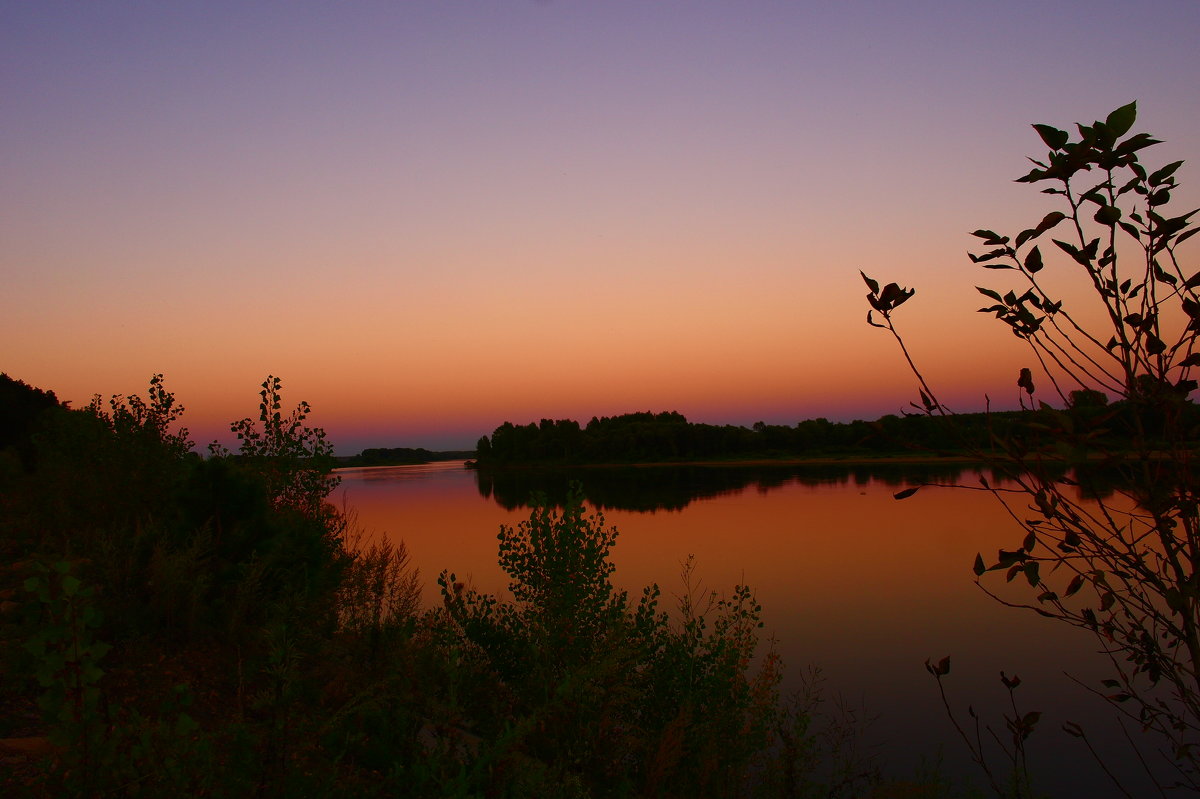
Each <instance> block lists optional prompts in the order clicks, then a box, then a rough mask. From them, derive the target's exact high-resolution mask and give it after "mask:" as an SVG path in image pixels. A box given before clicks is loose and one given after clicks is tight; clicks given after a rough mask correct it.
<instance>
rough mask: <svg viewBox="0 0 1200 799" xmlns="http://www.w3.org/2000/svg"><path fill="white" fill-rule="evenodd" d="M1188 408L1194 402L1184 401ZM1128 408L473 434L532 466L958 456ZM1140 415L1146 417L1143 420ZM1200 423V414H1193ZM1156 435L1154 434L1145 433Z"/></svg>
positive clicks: (1106, 422)
mask: <svg viewBox="0 0 1200 799" xmlns="http://www.w3.org/2000/svg"><path fill="white" fill-rule="evenodd" d="M1181 406H1182V407H1183V410H1184V412H1186V413H1189V414H1192V415H1196V406H1195V405H1194V404H1192V403H1191V402H1187V401H1186V400H1181ZM1128 416H1129V409H1128V408H1125V407H1124V406H1123V405H1122V404H1120V403H1115V404H1113V405H1109V404H1108V402H1107V399H1106V398H1105V397H1104V395H1103V394H1100V393H1098V392H1092V391H1087V392H1084V391H1077V392H1074V393H1073V394H1071V402H1070V406H1069V407H1068V408H1067V409H1065V410H1056V409H1052V408H1048V407H1047V408H1042V409H1040V410H1030V411H1004V412H993V413H962V414H955V415H953V416H949V417H940V416H927V415H924V414H915V415H911V416H896V415H888V416H884V417H882V418H880V419H877V420H875V421H870V422H869V421H863V420H855V421H853V422H844V423H840V422H831V421H829V420H828V419H825V418H819V419H809V420H807V421H803V422H800V423H799V424H797V425H795V426H794V427H789V426H787V425H769V424H764V423H763V422H758V423H756V424H755V425H754V426H753V427H741V426H737V425H712V424H700V423H693V422H689V421H688V420H687V418H686V417H685V416H684V415H683V414H681V413H678V412H676V411H666V412H663V413H651V412H642V413H627V414H622V415H620V416H605V417H600V418H596V417H592V419H591V421H589V422H588V423H587V425H586V426H584V425H580V424H579V422H577V421H574V420H572V419H555V420H551V419H542V420H541V422H539V423H536V424H533V423H531V424H527V425H514V424H512V423H511V422H505V423H504V424H502V425H500V426H499V427H497V428H496V430H495V431H494V432H493V433H492V435H491V437H490V438H489V437H487V436H484V437H483V438H480V439H479V443H478V444H477V448H476V453H475V457H476V459H477V461H478V464H479V465H480V466H502V465H507V464H531V463H574V464H589V463H593V464H594V463H651V462H653V463H657V462H682V461H710V460H733V459H748V458H787V457H800V458H820V457H853V456H860V457H879V456H889V455H900V454H912V453H914V452H915V453H922V454H925V453H928V454H934V455H961V454H967V453H971V452H979V451H981V450H986V449H988V448H989V447H991V446H992V444H993V442H994V441H996V440H997V439H1000V440H1005V441H1016V440H1025V441H1028V442H1029V444H1030V446H1034V447H1036V446H1038V441H1039V440H1040V439H1041V438H1042V437H1043V435H1044V431H1045V430H1046V429H1047V428H1056V427H1059V426H1061V425H1064V424H1065V425H1088V426H1091V427H1094V428H1096V429H1097V430H1098V434H1099V435H1102V436H1104V437H1106V438H1108V439H1112V438H1117V439H1119V438H1120V436H1121V432H1120V431H1122V430H1128V429H1129V427H1128V424H1127V422H1126V419H1127V418H1128ZM1144 421H1145V420H1144V419H1143V422H1144ZM1198 421H1200V420H1198ZM1149 432H1151V433H1152V432H1153V431H1149Z"/></svg>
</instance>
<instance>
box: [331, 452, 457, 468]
mask: <svg viewBox="0 0 1200 799" xmlns="http://www.w3.org/2000/svg"><path fill="white" fill-rule="evenodd" d="M473 457H475V453H474V452H472V451H471V450H449V451H442V452H434V451H431V450H427V449H425V448H424V447H374V448H372V449H364V450H363V451H362V452H360V453H358V454H357V455H342V456H339V457H338V458H337V465H338V466H339V467H347V466H411V465H415V464H420V463H433V462H435V461H457V460H465V459H467V458H473Z"/></svg>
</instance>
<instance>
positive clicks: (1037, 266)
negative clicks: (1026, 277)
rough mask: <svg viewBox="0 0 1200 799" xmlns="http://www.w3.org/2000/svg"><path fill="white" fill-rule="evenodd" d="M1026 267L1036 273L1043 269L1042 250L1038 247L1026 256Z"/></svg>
mask: <svg viewBox="0 0 1200 799" xmlns="http://www.w3.org/2000/svg"><path fill="white" fill-rule="evenodd" d="M1025 268H1026V269H1028V270H1029V271H1030V272H1034V273H1036V272H1040V271H1042V251H1041V250H1039V249H1038V248H1037V247H1034V248H1033V249H1032V250H1030V251H1029V254H1028V255H1026V256H1025Z"/></svg>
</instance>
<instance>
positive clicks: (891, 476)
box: [334, 462, 1141, 796]
mask: <svg viewBox="0 0 1200 799" xmlns="http://www.w3.org/2000/svg"><path fill="white" fill-rule="evenodd" d="M338 473H339V474H340V476H341V478H342V483H341V486H340V488H339V489H338V491H337V493H336V494H335V496H334V499H336V500H338V501H340V502H342V503H343V504H344V505H345V506H346V507H347V508H349V509H352V510H354V511H356V512H357V514H358V518H359V522H360V524H361V525H362V527H363V528H364V529H365V530H367V531H368V532H369V533H372V534H377V535H386V536H388V537H390V538H391V539H392V540H395V541H403V542H404V543H405V544H406V546H407V547H408V550H409V553H410V555H411V558H412V562H413V564H414V565H416V566H417V567H418V568H419V569H420V570H421V576H422V579H423V582H424V597H423V598H424V601H425V603H426V605H428V606H433V605H434V604H435V603H437V602H438V601H439V598H438V595H437V584H436V577H437V575H438V573H439V572H441V571H442V570H443V569H448V570H450V571H452V572H454V573H455V574H456V575H457V577H458V579H459V580H462V581H465V582H467V583H468V584H469V585H473V586H474V587H475V588H476V589H478V590H481V591H487V592H493V593H500V594H504V593H506V586H507V582H508V581H507V577H506V575H504V574H503V572H502V571H501V570H500V569H499V567H498V566H497V564H496V554H497V551H496V544H497V540H496V534H497V532H498V530H499V527H500V525H502V524H503V525H516V524H517V523H518V522H520V521H522V520H523V519H526V518H528V508H527V507H525V506H524V504H523V503H524V502H525V501H527V499H528V497H529V492H530V491H531V490H540V491H544V492H546V493H547V495H548V496H549V497H550V498H551V499H554V498H555V497H557V496H561V495H562V494H563V493H564V492H565V491H566V487H567V483H568V480H570V479H579V480H581V481H582V482H583V484H584V489H585V492H586V493H587V496H588V500H589V503H590V504H592V505H593V506H596V507H598V508H599V509H601V510H602V511H603V512H604V515H605V517H606V520H607V523H608V524H609V525H612V526H615V527H616V528H617V529H618V530H619V536H618V538H617V544H616V547H615V549H614V551H613V560H614V562H615V563H616V566H617V569H616V573H615V575H614V581H615V583H616V584H617V585H618V587H620V588H625V589H628V590H629V591H630V593H631V595H633V596H634V597H636V596H638V595H640V592H641V588H642V587H643V586H645V585H647V584H649V583H651V582H657V583H658V584H659V585H660V586H661V587H662V589H663V596H664V600H671V599H672V595H673V594H678V593H679V591H680V590H681V582H680V579H679V573H680V568H681V563H682V562H683V561H684V560H685V559H686V558H688V557H689V556H693V557H694V560H695V566H696V574H697V575H698V576H699V578H700V579H701V580H702V582H703V586H704V587H705V588H706V589H712V590H716V591H718V592H728V591H729V589H731V588H732V587H733V586H734V585H735V584H737V583H745V584H747V585H749V586H751V587H752V588H753V589H754V591H755V594H756V596H757V598H758V601H759V602H760V603H761V604H762V605H763V609H764V610H763V619H764V622H765V628H764V630H763V632H764V639H765V638H767V637H773V638H774V639H775V641H776V647H777V649H778V651H779V652H780V653H781V654H782V656H783V658H784V661H785V663H786V664H787V666H788V672H787V677H786V678H785V685H784V689H785V691H790V690H794V689H796V688H797V687H799V685H800V683H801V680H800V675H801V674H802V672H803V671H805V670H806V669H807V668H808V667H810V666H812V667H817V668H819V669H820V670H821V673H822V674H823V677H824V688H825V695H826V697H827V703H826V704H827V705H828V706H830V707H832V706H833V705H834V703H835V699H836V698H837V697H841V698H842V700H843V701H844V702H845V703H846V704H847V705H849V706H851V707H860V708H863V709H865V712H866V714H868V715H869V716H871V717H872V718H873V719H874V721H873V722H872V723H871V724H870V725H869V727H868V728H867V732H866V744H867V746H868V748H869V749H870V751H872V752H873V753H874V754H875V756H876V757H877V758H878V760H879V762H880V764H881V765H883V766H885V770H886V772H887V773H888V774H890V775H892V776H896V777H908V776H912V774H913V773H914V772H915V771H916V770H917V768H918V767H919V765H920V764H921V763H922V761H925V762H928V763H933V762H934V761H936V760H938V758H939V752H940V761H941V765H940V768H941V771H942V773H943V774H945V775H947V776H949V777H951V778H953V779H955V780H958V781H960V782H961V781H962V780H963V779H970V780H971V781H972V782H973V783H974V784H975V785H977V786H979V787H984V781H983V777H982V775H981V774H980V773H979V772H978V771H977V769H976V768H975V767H974V766H973V765H972V764H971V763H970V762H969V760H968V757H967V753H966V748H965V746H964V745H963V744H962V742H961V741H960V740H958V739H956V738H955V733H954V730H953V728H952V726H951V724H950V722H949V720H948V719H947V717H946V714H945V712H944V710H943V708H942V706H941V700H940V699H939V696H938V691H937V684H936V682H935V681H934V679H933V678H932V677H931V676H930V675H929V674H928V673H927V672H926V670H925V666H924V663H925V661H926V659H929V658H932V659H934V660H937V659H939V658H941V657H943V656H945V655H949V656H951V661H952V670H951V673H950V675H949V676H948V677H947V678H946V686H947V689H948V692H949V694H950V699H951V702H952V704H953V706H954V708H955V710H956V711H958V713H959V714H960V717H961V719H963V720H964V722H965V720H966V719H967V717H966V711H967V707H968V705H971V706H974V708H975V709H976V710H978V711H979V712H980V715H981V717H982V718H983V720H984V721H985V722H989V723H991V724H992V726H993V727H995V728H996V729H997V732H998V733H999V734H1001V736H1002V737H1003V738H1004V739H1005V740H1007V733H1006V732H1005V730H1004V720H1003V718H1002V716H1001V713H1002V712H1003V711H1005V710H1006V709H1007V701H1008V700H1007V693H1006V692H1005V690H1004V688H1003V686H1002V685H1001V684H1000V681H999V673H1000V671H1001V670H1004V671H1005V672H1006V673H1007V674H1008V675H1010V676H1011V675H1013V674H1016V675H1019V676H1020V677H1021V679H1022V685H1021V687H1020V688H1019V689H1018V691H1017V701H1018V703H1019V708H1020V710H1021V711H1022V712H1025V711H1029V710H1039V711H1042V712H1043V717H1042V719H1041V722H1040V724H1039V728H1038V730H1037V731H1036V732H1035V733H1034V736H1033V738H1032V739H1031V742H1030V743H1031V747H1032V749H1033V750H1034V755H1033V769H1034V773H1035V788H1037V789H1038V790H1039V791H1042V792H1045V793H1048V794H1050V795H1055V796H1074V795H1084V794H1087V795H1092V796H1106V795H1110V794H1114V793H1115V789H1114V788H1113V787H1112V786H1111V784H1110V783H1109V782H1107V780H1106V779H1105V778H1104V777H1103V775H1102V774H1101V773H1100V771H1099V769H1098V768H1097V767H1096V766H1095V764H1094V761H1093V760H1092V758H1091V756H1090V755H1089V754H1088V753H1087V751H1086V749H1085V748H1084V747H1083V745H1082V744H1081V743H1080V742H1079V741H1078V740H1076V739H1074V738H1071V737H1069V736H1067V735H1066V734H1065V733H1063V732H1062V731H1061V725H1062V723H1063V722H1065V721H1075V722H1078V723H1080V724H1083V725H1084V727H1085V728H1086V729H1088V731H1089V734H1090V735H1092V736H1093V742H1094V743H1096V744H1097V746H1098V748H1099V749H1100V751H1101V753H1102V755H1103V756H1104V757H1105V760H1106V762H1107V764H1108V765H1109V767H1110V768H1115V769H1116V770H1117V771H1118V772H1120V773H1123V774H1133V773H1135V769H1134V768H1133V757H1132V755H1131V754H1130V752H1129V750H1128V747H1127V745H1126V744H1124V743H1122V741H1121V734H1120V732H1119V729H1118V728H1117V727H1116V725H1115V722H1114V720H1113V719H1114V716H1113V713H1112V712H1111V710H1110V709H1109V708H1108V707H1107V706H1106V705H1105V703H1104V702H1103V701H1102V700H1100V699H1099V698H1097V697H1095V696H1093V695H1091V694H1089V693H1088V692H1087V690H1085V688H1084V687H1082V686H1080V685H1079V684H1077V683H1076V682H1074V681H1073V680H1072V677H1074V678H1078V679H1079V680H1081V681H1083V683H1084V684H1086V685H1088V686H1097V687H1098V681H1099V679H1101V678H1102V677H1105V676H1108V672H1107V670H1106V669H1105V666H1106V662H1105V661H1104V660H1103V659H1102V658H1101V657H1100V656H1098V655H1097V654H1096V650H1097V645H1096V642H1095V640H1094V639H1093V638H1092V636H1091V635H1090V634H1088V633H1086V632H1082V631H1079V630H1074V629H1071V628H1068V627H1065V626H1063V625H1062V624H1059V623H1055V622H1052V621H1050V620H1048V619H1044V618H1041V617H1039V616H1037V615H1035V614H1033V613H1031V612H1028V611H1020V610H1015V609H1011V608H1006V607H1004V606H1002V605H1000V604H999V603H998V602H996V601H995V600H993V599H991V598H989V597H988V596H986V595H985V594H984V593H983V591H981V590H980V588H979V587H978V586H977V585H975V582H974V575H973V573H972V571H971V566H972V563H973V561H974V558H975V555H976V553H977V552H982V553H983V554H984V558H985V559H987V560H989V562H990V561H991V559H993V558H994V557H995V553H996V550H997V549H998V548H1000V547H1002V546H1003V547H1005V548H1008V549H1013V548H1015V547H1016V546H1017V545H1019V542H1020V539H1021V536H1022V533H1021V531H1020V530H1019V529H1017V528H1016V527H1015V526H1014V525H1013V523H1012V521H1011V520H1010V519H1009V517H1008V516H1007V514H1006V513H1005V511H1004V509H1003V507H1002V506H1000V504H999V503H998V502H997V501H996V500H995V499H994V498H993V497H992V496H991V495H990V494H988V493H987V492H984V491H969V490H965V489H952V488H945V487H938V486H929V485H926V486H925V487H924V488H922V489H921V490H920V491H918V492H917V493H916V494H915V495H913V496H912V497H910V498H908V499H904V500H901V501H897V500H895V499H894V498H893V494H894V493H895V492H897V491H899V490H901V489H902V488H905V487H907V486H910V485H917V484H921V483H948V482H952V481H954V480H955V479H957V480H958V481H959V482H962V483H964V484H978V481H977V477H978V476H977V475H973V474H972V473H970V472H963V473H961V474H960V473H959V470H958V469H957V468H955V467H949V468H946V467H941V468H930V467H919V466H903V467H897V466H891V467H888V468H886V469H884V468H882V467H875V468H870V467H820V468H817V467H810V466H804V467H801V466H791V467H783V466H777V467H762V468H743V467H729V466H720V467H717V466H713V467H706V466H694V467H645V468H624V469H579V470H575V471H574V472H571V473H565V472H561V471H558V472H536V471H522V472H511V473H507V474H498V475H494V476H489V475H487V474H484V473H479V472H474V471H471V470H467V469H464V468H463V465H462V463H461V462H449V463H437V464H429V465H422V466H397V467H376V468H369V469H342V470H339V472H338ZM987 578H988V579H987V581H986V584H987V585H988V586H989V587H990V588H993V589H995V590H998V591H1000V592H1001V593H1004V592H1005V591H1007V592H1008V593H1007V594H1006V596H1010V597H1012V598H1020V599H1028V598H1030V596H1031V595H1030V594H1029V593H1028V592H1027V591H1022V590H1021V588H1022V586H1020V585H1017V584H1016V583H1014V584H1013V585H1005V583H1004V578H1003V576H1002V575H1000V574H990V575H987ZM1018 582H1020V578H1018ZM1024 587H1025V588H1026V589H1027V588H1028V586H1024ZM1068 674H1069V675H1071V676H1068ZM1134 734H1136V732H1135V733H1134ZM995 765H996V766H997V767H999V768H1000V770H1001V771H1002V770H1003V767H1004V761H1002V760H997V761H996V763H995ZM1134 784H1135V785H1136V784H1137V783H1134ZM1134 793H1135V795H1137V794H1139V793H1141V791H1140V790H1135V791H1134Z"/></svg>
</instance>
